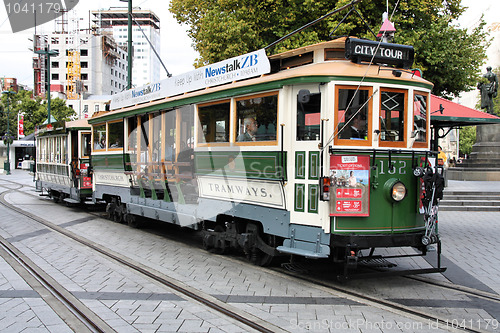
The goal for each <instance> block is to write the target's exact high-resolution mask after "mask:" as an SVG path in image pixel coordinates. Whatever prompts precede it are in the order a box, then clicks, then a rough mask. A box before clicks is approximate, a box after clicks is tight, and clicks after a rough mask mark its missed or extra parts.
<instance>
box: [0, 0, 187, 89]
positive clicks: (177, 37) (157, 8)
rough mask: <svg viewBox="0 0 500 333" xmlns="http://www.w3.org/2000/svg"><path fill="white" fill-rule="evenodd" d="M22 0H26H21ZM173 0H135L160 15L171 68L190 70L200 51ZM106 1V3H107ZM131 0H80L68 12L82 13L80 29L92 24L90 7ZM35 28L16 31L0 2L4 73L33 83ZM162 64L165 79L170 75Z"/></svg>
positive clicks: (49, 27) (0, 71)
mask: <svg viewBox="0 0 500 333" xmlns="http://www.w3.org/2000/svg"><path fill="white" fill-rule="evenodd" d="M18 2H22V0H18ZM168 3H169V1H164V0H133V1H132V5H133V6H134V7H141V9H149V10H152V11H153V12H154V13H155V14H156V15H157V16H158V17H159V18H160V27H161V30H160V35H161V50H160V55H161V58H162V60H163V63H164V64H165V66H166V67H167V70H168V71H169V72H170V73H172V74H173V75H177V74H181V73H185V72H188V71H190V70H192V69H194V67H193V63H194V61H195V59H196V57H197V53H196V52H195V51H194V49H193V47H192V46H191V44H192V41H191V39H190V38H189V37H188V36H187V32H186V29H187V27H186V26H181V25H179V24H178V23H177V21H176V20H175V19H174V18H173V16H172V14H171V13H170V12H169V10H168ZM103 4H106V5H105V6H103ZM126 6H127V2H120V1H119V0H105V1H97V0H80V1H79V3H78V4H77V5H76V6H75V8H74V13H72V12H71V11H70V12H69V13H68V18H70V19H71V18H72V17H75V16H76V17H81V18H83V19H84V20H83V21H80V29H81V28H88V17H89V10H98V9H109V8H110V7H126ZM55 27H56V25H55V22H54V21H52V22H48V23H46V24H44V25H43V26H39V27H37V33H38V34H39V33H42V32H45V33H49V32H52V31H53V30H55ZM34 32H35V29H28V30H25V31H21V32H17V33H12V29H11V26H10V23H9V20H8V17H7V11H6V7H5V6H4V5H1V4H0V45H1V47H0V77H14V78H17V81H18V83H22V84H25V85H28V86H30V87H33V69H32V59H33V52H32V51H30V50H29V48H32V46H33V42H32V41H30V40H29V39H32V38H33V34H34ZM166 77H167V75H166V72H165V71H164V70H163V68H162V73H161V75H160V78H161V79H164V78H166Z"/></svg>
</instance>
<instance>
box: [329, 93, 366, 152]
mask: <svg viewBox="0 0 500 333" xmlns="http://www.w3.org/2000/svg"><path fill="white" fill-rule="evenodd" d="M370 92H371V88H359V89H358V87H345V86H344V87H337V96H336V101H337V102H336V104H337V105H336V113H335V124H336V126H337V129H338V133H337V139H341V140H343V139H346V140H355V141H353V142H356V143H357V144H362V145H368V144H370V142H369V141H370V139H371V135H370V131H369V129H370V121H369V120H370V109H371V100H370ZM347 144H350V143H347Z"/></svg>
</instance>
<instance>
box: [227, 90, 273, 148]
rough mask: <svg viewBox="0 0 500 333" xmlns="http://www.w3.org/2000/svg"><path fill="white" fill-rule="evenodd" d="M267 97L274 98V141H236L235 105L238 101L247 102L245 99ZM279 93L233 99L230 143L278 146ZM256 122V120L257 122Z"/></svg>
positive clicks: (236, 118) (236, 112) (236, 115)
mask: <svg viewBox="0 0 500 333" xmlns="http://www.w3.org/2000/svg"><path fill="white" fill-rule="evenodd" d="M269 96H276V101H277V103H276V139H275V140H265V141H264V140H263V141H236V138H237V137H238V135H237V134H238V133H237V131H238V119H239V118H238V110H237V107H236V106H237V103H238V102H239V101H243V100H247V99H252V98H259V97H269ZM279 109H280V108H279V91H269V92H265V93H261V94H254V95H246V96H241V97H237V98H234V101H233V112H232V115H233V122H232V131H231V142H233V143H234V144H235V145H236V146H276V145H277V144H278V135H279V126H280V125H279V122H278V120H279ZM257 122H258V120H257Z"/></svg>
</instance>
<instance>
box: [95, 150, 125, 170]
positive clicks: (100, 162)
mask: <svg viewBox="0 0 500 333" xmlns="http://www.w3.org/2000/svg"><path fill="white" fill-rule="evenodd" d="M124 156H125V159H127V156H129V155H128V154H125V155H124V154H122V153H120V154H116V153H115V154H103V155H92V168H93V169H94V170H121V171H123V169H124V165H125V164H124V161H123V158H124Z"/></svg>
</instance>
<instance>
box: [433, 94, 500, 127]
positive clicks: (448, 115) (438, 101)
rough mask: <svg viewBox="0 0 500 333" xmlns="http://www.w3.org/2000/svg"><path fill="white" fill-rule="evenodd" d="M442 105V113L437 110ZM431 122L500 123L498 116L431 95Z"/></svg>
mask: <svg viewBox="0 0 500 333" xmlns="http://www.w3.org/2000/svg"><path fill="white" fill-rule="evenodd" d="M441 105H442V106H443V108H442V109H443V113H441V112H440V111H438V110H439V109H440V106H441ZM430 110H431V123H442V124H444V123H454V124H456V125H460V124H462V125H464V126H465V125H481V123H483V124H492V123H500V118H499V117H497V116H494V115H492V114H489V113H487V112H482V111H479V110H476V109H471V108H469V107H466V106H463V105H460V104H458V103H455V102H452V101H450V100H447V99H444V98H441V97H438V96H435V95H431V104H430Z"/></svg>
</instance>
